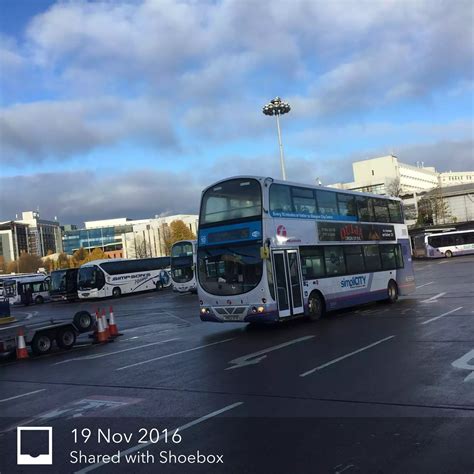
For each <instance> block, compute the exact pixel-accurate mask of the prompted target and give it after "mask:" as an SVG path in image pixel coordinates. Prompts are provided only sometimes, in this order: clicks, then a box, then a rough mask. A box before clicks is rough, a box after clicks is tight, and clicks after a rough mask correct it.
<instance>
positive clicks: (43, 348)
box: [31, 332, 53, 355]
mask: <svg viewBox="0 0 474 474" xmlns="http://www.w3.org/2000/svg"><path fill="white" fill-rule="evenodd" d="M52 346H53V341H52V340H51V338H50V337H49V335H48V334H46V333H41V332H40V333H38V334H36V336H35V337H34V338H33V340H32V341H31V350H32V351H33V354H36V355H43V354H47V353H48V352H49V351H50V350H51V347H52Z"/></svg>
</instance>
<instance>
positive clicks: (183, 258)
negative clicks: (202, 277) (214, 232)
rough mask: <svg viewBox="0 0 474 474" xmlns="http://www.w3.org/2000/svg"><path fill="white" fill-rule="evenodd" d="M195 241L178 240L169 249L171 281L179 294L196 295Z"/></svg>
mask: <svg viewBox="0 0 474 474" xmlns="http://www.w3.org/2000/svg"><path fill="white" fill-rule="evenodd" d="M195 269H196V241H195V240H180V241H179V242H175V243H174V244H173V246H172V247H171V280H172V282H173V289H174V290H175V291H177V292H179V293H187V292H191V293H196V291H197V290H196V274H195Z"/></svg>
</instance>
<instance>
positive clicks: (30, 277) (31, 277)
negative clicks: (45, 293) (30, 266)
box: [4, 273, 49, 282]
mask: <svg viewBox="0 0 474 474" xmlns="http://www.w3.org/2000/svg"><path fill="white" fill-rule="evenodd" d="M46 278H49V277H48V275H46V274H44V273H35V274H33V275H21V276H15V275H13V276H12V277H10V278H4V280H7V281H12V280H13V281H20V282H25V281H26V282H28V281H33V282H34V281H43V280H45V279H46Z"/></svg>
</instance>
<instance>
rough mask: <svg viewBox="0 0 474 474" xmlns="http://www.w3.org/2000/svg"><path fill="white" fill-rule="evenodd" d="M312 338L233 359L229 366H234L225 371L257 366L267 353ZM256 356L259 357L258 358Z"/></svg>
mask: <svg viewBox="0 0 474 474" xmlns="http://www.w3.org/2000/svg"><path fill="white" fill-rule="evenodd" d="M313 337H314V336H304V337H300V338H298V339H293V340H292V341H288V342H284V343H283V344H278V345H277V346H272V347H268V348H267V349H262V350H261V351H258V352H253V353H252V354H247V355H244V356H241V357H237V359H233V360H231V361H230V362H229V364H234V365H233V366H232V367H227V368H226V369H225V370H231V369H238V368H240V367H245V366H247V365H254V364H258V363H259V362H261V361H262V360H263V359H265V358H266V357H267V356H266V354H267V353H268V352H273V351H276V350H278V349H282V348H283V347H287V346H291V345H293V344H297V343H298V342H303V341H307V340H308V339H312V338H313ZM264 354H265V355H264ZM258 356H261V357H258ZM249 359H253V360H249Z"/></svg>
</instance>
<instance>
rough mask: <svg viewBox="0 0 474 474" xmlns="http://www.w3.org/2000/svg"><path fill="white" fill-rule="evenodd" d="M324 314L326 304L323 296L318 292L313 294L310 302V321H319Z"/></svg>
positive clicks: (310, 296)
mask: <svg viewBox="0 0 474 474" xmlns="http://www.w3.org/2000/svg"><path fill="white" fill-rule="evenodd" d="M323 314H324V302H323V299H322V297H321V295H320V294H319V293H317V292H313V293H311V294H310V295H309V300H308V319H309V320H310V321H317V320H318V319H321V318H322V317H323Z"/></svg>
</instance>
